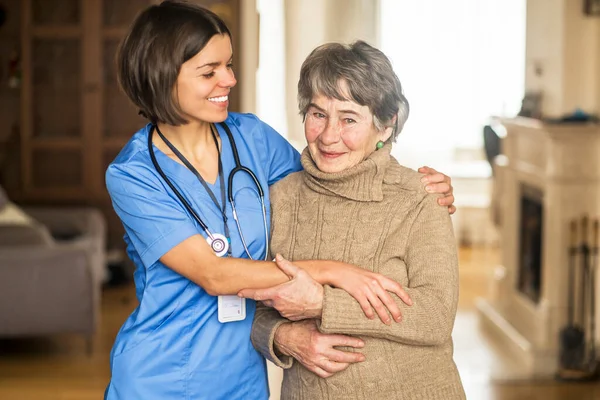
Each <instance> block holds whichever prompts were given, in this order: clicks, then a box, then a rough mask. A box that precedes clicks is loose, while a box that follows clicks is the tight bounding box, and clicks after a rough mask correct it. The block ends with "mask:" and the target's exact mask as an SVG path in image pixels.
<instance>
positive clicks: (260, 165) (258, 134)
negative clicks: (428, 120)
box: [105, 113, 301, 400]
mask: <svg viewBox="0 0 600 400" xmlns="http://www.w3.org/2000/svg"><path fill="white" fill-rule="evenodd" d="M225 122H226V123H227V125H228V126H229V128H230V130H231V132H232V134H233V137H234V140H235V142H236V145H237V148H238V152H239V155H240V159H241V163H242V165H244V166H246V167H248V168H250V169H252V171H253V172H254V173H255V174H256V176H257V177H258V180H259V181H260V183H261V185H262V187H263V190H264V192H265V202H266V206H267V211H268V212H269V214H270V202H269V196H268V187H269V185H271V184H273V183H275V182H276V181H278V180H279V179H281V178H283V177H285V176H286V175H288V174H289V173H291V172H295V171H298V170H300V169H301V165H300V157H299V154H298V152H297V151H296V150H294V148H293V147H292V146H291V145H290V144H289V143H288V142H287V141H286V140H285V139H284V138H283V137H281V135H279V134H278V133H277V132H276V131H275V130H273V129H272V128H271V127H269V126H268V125H267V124H265V123H264V122H262V121H260V120H259V119H258V118H257V117H256V116H254V115H252V114H236V113H230V114H229V116H228V118H227V120H226V121H225ZM217 128H218V131H219V135H220V137H221V141H222V155H221V156H222V162H223V171H224V174H225V185H226V186H227V178H228V177H229V172H230V171H231V170H232V169H233V167H234V165H235V164H234V160H233V154H232V151H231V146H230V143H229V139H228V137H227V135H226V134H225V132H224V131H223V129H222V127H220V126H219V125H217ZM150 129H151V126H150V125H147V126H146V127H144V128H143V129H141V130H140V131H138V132H137V133H136V134H135V135H134V136H133V138H132V139H131V140H130V141H129V142H128V143H127V145H126V146H125V147H124V148H123V150H122V151H121V152H120V153H119V155H118V156H117V158H116V159H115V160H114V161H113V163H112V164H111V165H110V166H109V167H108V170H107V172H106V186H107V188H108V191H109V193H110V196H111V199H112V202H113V206H114V209H115V211H116V213H117V214H118V215H119V217H120V218H121V221H122V222H123V225H124V227H125V232H126V233H125V236H124V238H125V242H126V244H127V252H128V255H129V257H130V258H131V260H132V261H133V262H134V263H135V266H136V270H135V273H134V281H135V286H136V295H137V298H138V300H139V306H138V307H137V308H136V309H135V310H134V312H133V313H132V314H131V316H129V318H128V319H127V320H126V321H125V323H124V325H123V326H122V327H121V330H120V331H119V333H118V335H117V338H116V340H115V344H114V346H113V349H112V352H111V358H110V366H111V371H112V377H111V382H110V384H109V386H108V388H107V390H106V396H105V398H106V399H110V400H117V399H122V400H133V399H144V400H151V399H161V400H166V399H194V400H200V399H211V400H214V399H227V400H235V399H240V400H242V399H243V400H249V399H252V400H261V399H265V400H266V399H268V397H269V390H268V386H267V373H266V365H265V361H264V359H263V358H262V357H261V355H260V354H259V353H258V352H257V351H256V350H255V349H254V347H253V346H252V344H251V342H250V329H251V327H252V320H253V318H254V312H255V309H256V304H255V302H254V301H252V300H249V299H247V300H246V309H247V310H246V319H245V320H243V321H238V322H229V323H224V324H222V323H220V322H219V321H218V320H217V297H214V296H210V295H209V294H207V293H206V292H205V291H204V289H202V288H201V287H200V286H198V285H196V284H195V283H193V282H191V281H190V280H188V279H186V278H185V277H183V276H181V275H179V274H177V273H176V272H174V271H173V270H171V269H169V268H168V267H167V266H165V265H164V264H162V263H161V262H160V261H159V258H160V257H162V256H163V255H164V254H165V253H166V252H168V251H169V250H170V249H172V248H173V247H174V246H175V245H177V244H179V243H180V242H182V241H183V240H185V239H187V238H188V237H190V236H192V235H196V234H198V233H200V234H202V235H204V236H206V234H205V233H204V232H203V230H202V228H201V227H200V226H199V225H198V224H197V223H196V221H195V220H194V219H193V218H192V217H191V216H190V215H188V213H187V211H186V210H185V208H184V207H183V205H182V204H181V203H180V202H179V201H178V199H177V198H176V195H175V194H174V193H173V192H172V191H171V189H170V188H169V187H168V186H167V184H166V183H165V182H164V181H163V180H162V178H161V177H160V175H159V174H158V172H157V171H156V170H155V169H154V167H153V165H152V162H151V160H150V155H149V153H148V140H147V139H148V134H149V132H150ZM154 151H155V154H156V158H157V160H158V163H159V164H160V166H161V167H162V169H163V171H164V172H165V174H166V175H167V176H168V177H169V179H170V180H171V181H172V182H173V184H174V185H175V186H176V187H177V189H178V190H179V191H180V192H181V194H182V195H183V196H184V197H185V198H186V199H187V201H188V202H189V203H190V204H191V205H192V207H193V208H194V210H195V211H196V213H197V214H198V215H199V216H200V217H201V218H202V220H203V221H204V222H205V223H206V224H207V225H208V227H209V229H210V230H211V232H215V233H223V219H222V217H221V214H220V212H219V210H218V209H217V208H216V206H215V205H214V203H213V202H212V200H211V199H210V197H209V195H208V194H207V193H206V191H205V190H204V188H203V187H202V185H201V184H200V182H199V181H198V179H197V178H196V177H195V176H194V174H193V173H192V172H190V171H189V170H188V169H187V168H186V167H185V166H183V165H181V164H179V163H177V162H175V161H174V160H172V159H171V158H169V157H168V156H166V155H165V154H164V153H162V152H161V151H160V150H158V149H157V148H156V147H155V148H154ZM209 186H210V187H211V189H212V190H213V192H214V193H215V194H216V197H217V198H218V199H219V201H220V198H221V196H220V184H219V180H218V179H217V181H216V183H215V184H214V185H211V184H210V183H209ZM233 192H234V196H235V202H236V208H237V210H238V215H239V218H240V224H241V226H242V231H243V233H244V237H245V239H246V243H247V244H248V247H249V250H250V253H251V254H252V257H253V258H254V259H261V258H262V257H263V256H264V251H265V235H264V228H263V226H264V225H263V219H262V211H261V207H260V202H259V200H258V192H257V190H256V187H255V186H254V184H253V183H252V181H251V180H250V178H249V177H248V176H247V175H246V174H244V173H237V174H236V175H235V179H234V185H233ZM227 216H228V218H229V221H228V223H229V230H230V232H231V246H232V255H233V257H242V258H245V257H247V256H246V253H245V252H244V248H243V246H242V243H241V240H240V236H239V233H238V230H237V227H236V225H235V221H234V220H233V215H232V213H231V205H230V204H229V203H228V204H227ZM269 217H270V215H269ZM269 220H270V219H269Z"/></svg>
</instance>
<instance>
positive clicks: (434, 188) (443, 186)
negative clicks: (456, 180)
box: [425, 182, 452, 194]
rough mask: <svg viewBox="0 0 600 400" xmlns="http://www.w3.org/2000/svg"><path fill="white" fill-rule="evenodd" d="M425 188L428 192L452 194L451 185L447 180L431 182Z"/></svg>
mask: <svg viewBox="0 0 600 400" xmlns="http://www.w3.org/2000/svg"><path fill="white" fill-rule="evenodd" d="M425 190H426V191H427V192H428V193H440V194H452V193H451V192H450V185H448V183H446V182H441V183H429V184H427V185H426V186H425Z"/></svg>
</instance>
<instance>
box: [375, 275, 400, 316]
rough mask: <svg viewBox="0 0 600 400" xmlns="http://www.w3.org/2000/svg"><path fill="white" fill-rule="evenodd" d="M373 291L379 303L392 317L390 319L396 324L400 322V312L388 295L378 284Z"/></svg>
mask: <svg viewBox="0 0 600 400" xmlns="http://www.w3.org/2000/svg"><path fill="white" fill-rule="evenodd" d="M373 291H374V293H375V294H376V295H377V296H378V297H379V300H381V302H382V303H383V304H384V305H385V307H386V308H387V311H388V312H389V313H390V314H391V315H392V318H394V320H395V321H396V322H400V321H402V312H401V311H400V308H399V307H398V304H396V302H395V301H394V299H393V298H392V296H391V295H390V293H389V292H388V291H386V290H385V289H383V288H382V287H381V285H379V284H378V285H377V287H376V288H374V290H373Z"/></svg>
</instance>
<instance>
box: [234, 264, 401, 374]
mask: <svg viewBox="0 0 600 400" xmlns="http://www.w3.org/2000/svg"><path fill="white" fill-rule="evenodd" d="M275 261H276V263H277V266H278V267H279V268H280V269H281V270H282V271H283V272H284V273H285V274H286V275H287V276H288V277H289V279H290V280H289V281H288V282H285V283H282V284H280V285H277V286H274V287H271V288H267V289H244V290H242V291H240V292H239V293H238V295H239V296H240V297H246V298H252V299H254V300H257V301H261V302H262V303H263V304H264V305H266V306H268V307H272V308H274V309H276V310H277V311H279V313H280V314H281V316H282V317H284V318H287V319H289V320H290V321H297V322H293V323H286V324H282V325H280V327H279V328H278V330H277V332H276V333H275V345H276V348H277V349H278V350H279V351H280V352H281V353H283V354H285V355H288V356H292V357H294V358H295V359H296V360H298V361H299V362H300V363H302V364H303V365H304V366H305V367H306V368H307V369H308V370H310V371H312V372H314V373H315V374H317V375H318V376H320V377H322V378H327V377H329V376H331V375H333V374H334V373H336V372H339V371H342V370H344V369H346V368H348V366H350V365H351V364H352V363H355V362H361V361H364V359H365V356H364V355H363V354H361V353H359V352H350V351H342V350H338V349H336V348H335V347H337V346H348V347H355V348H361V347H363V346H364V342H363V341H362V340H360V339H358V338H355V337H351V336H346V335H329V334H323V333H321V332H319V330H318V329H317V325H316V321H315V320H316V319H320V318H321V315H322V312H323V298H324V297H323V292H324V290H323V286H322V285H321V284H320V283H318V282H317V281H315V280H314V279H313V278H312V277H311V276H310V275H309V274H308V273H307V272H306V271H304V270H303V269H301V268H298V267H297V266H295V265H294V264H292V263H291V262H289V261H287V260H285V259H284V258H283V257H282V256H281V255H279V254H278V255H277V256H276V258H275ZM329 268H330V269H332V270H330V271H329V273H328V276H329V277H330V279H329V281H328V282H327V283H328V284H330V285H333V286H335V287H338V288H340V289H343V290H345V291H346V292H348V293H349V294H350V295H351V296H352V297H354V298H355V299H356V300H357V301H358V302H359V304H360V305H361V308H362V309H363V312H364V313H365V315H366V316H367V317H368V318H370V319H374V318H375V313H376V314H377V316H378V317H379V318H380V319H381V321H382V322H383V323H385V324H388V325H390V324H391V323H392V318H393V319H394V320H395V321H396V322H400V321H401V320H402V314H401V312H400V309H399V307H398V305H397V304H396V302H395V301H394V300H393V298H392V297H391V295H390V292H391V293H394V294H396V295H397V296H398V297H399V298H400V299H402V301H404V302H405V303H406V304H408V305H411V304H412V301H411V300H410V297H409V296H408V294H407V293H406V292H405V291H404V289H403V288H402V286H401V285H400V284H399V283H397V282H395V281H393V280H391V279H389V278H386V277H385V276H383V275H380V274H376V273H373V272H370V271H367V270H363V269H362V268H358V267H355V266H351V265H348V264H344V265H343V267H342V266H340V265H333V266H330V267H329ZM337 268H340V269H339V270H337ZM373 309H374V310H375V313H374V312H373ZM388 311H389V313H388ZM390 315H391V317H390Z"/></svg>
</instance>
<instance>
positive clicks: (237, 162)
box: [148, 122, 269, 260]
mask: <svg viewBox="0 0 600 400" xmlns="http://www.w3.org/2000/svg"><path fill="white" fill-rule="evenodd" d="M220 125H221V127H222V128H223V129H224V130H225V133H226V134H227V137H228V138H229V143H230V145H231V151H232V153H233V159H234V163H235V167H234V168H233V169H232V170H231V172H230V173H229V178H228V181H227V197H228V200H229V203H230V204H231V210H232V214H233V219H234V220H235V223H236V227H237V230H238V232H239V234H240V238H241V240H242V245H243V247H244V251H245V252H246V255H248V257H249V258H250V259H251V260H253V259H254V258H253V257H252V254H251V253H250V250H249V249H248V245H247V243H246V239H245V237H244V234H243V232H242V227H241V224H240V221H239V218H238V213H237V210H236V207H235V200H234V198H233V178H234V177H235V174H236V173H238V172H244V173H246V174H247V175H248V176H250V178H251V179H252V180H253V181H254V184H255V186H256V189H257V191H258V195H259V198H260V204H261V211H262V217H263V228H264V233H265V256H264V260H267V258H268V257H269V226H268V221H267V209H266V206H265V200H264V191H263V189H262V185H261V184H260V182H259V181H258V178H257V177H256V175H255V174H254V172H252V170H251V169H250V168H247V167H245V166H243V165H242V164H241V161H240V157H239V153H238V150H237V145H236V144H235V140H234V138H233V134H232V133H231V131H230V130H229V127H228V126H227V124H226V123H225V122H221V123H220ZM154 129H156V126H155V125H153V126H152V127H151V128H150V132H149V133H148V152H149V153H150V159H151V161H152V164H153V165H154V168H155V169H156V171H157V172H158V174H159V175H160V176H161V178H162V179H163V180H164V181H165V182H166V183H167V185H168V186H169V188H170V189H171V190H172V191H173V193H175V195H176V196H177V198H178V199H179V201H180V202H181V204H183V206H184V207H185V209H186V210H187V211H188V212H189V214H190V215H191V216H192V218H193V219H194V220H195V221H196V222H197V223H198V224H199V225H200V227H201V228H202V230H203V231H204V232H206V235H207V236H208V237H209V238H210V239H211V240H212V241H214V240H215V235H214V234H213V233H212V232H211V231H210V229H209V228H208V226H207V225H206V224H205V223H204V221H203V220H202V218H200V216H199V215H198V214H197V213H196V212H195V211H194V209H193V208H192V206H191V205H190V204H189V202H188V201H187V200H186V199H185V198H184V197H183V195H182V194H181V193H180V192H179V190H178V189H177V188H176V187H175V185H173V183H172V182H171V180H170V179H169V178H168V177H167V175H166V174H165V173H164V171H163V170H162V168H161V167H160V164H159V163H158V160H157V159H156V155H155V154H154V148H153V144H152V136H153V133H154Z"/></svg>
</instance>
